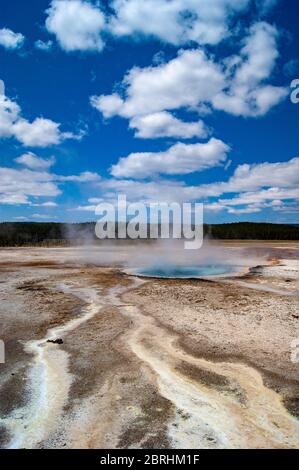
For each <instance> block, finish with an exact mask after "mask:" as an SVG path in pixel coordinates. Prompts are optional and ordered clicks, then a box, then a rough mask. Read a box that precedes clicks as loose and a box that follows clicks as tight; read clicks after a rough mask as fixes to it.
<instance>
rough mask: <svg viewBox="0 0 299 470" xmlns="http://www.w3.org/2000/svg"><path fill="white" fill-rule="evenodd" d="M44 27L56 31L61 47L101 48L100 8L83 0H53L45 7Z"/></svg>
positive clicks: (87, 49) (76, 48)
mask: <svg viewBox="0 0 299 470" xmlns="http://www.w3.org/2000/svg"><path fill="white" fill-rule="evenodd" d="M47 14H48V17H47V20H46V28H47V30H48V31H49V32H50V33H53V34H55V36H56V38H57V41H58V42H59V44H60V46H61V47H62V49H64V50H65V51H67V52H70V51H98V52H99V51H101V50H102V49H103V47H104V43H103V40H102V38H101V33H102V31H103V30H104V27H105V17H104V15H103V13H102V12H101V10H100V9H99V8H97V7H96V6H94V5H92V4H91V3H90V2H88V1H84V0H52V2H51V5H50V8H49V9H48V10H47Z"/></svg>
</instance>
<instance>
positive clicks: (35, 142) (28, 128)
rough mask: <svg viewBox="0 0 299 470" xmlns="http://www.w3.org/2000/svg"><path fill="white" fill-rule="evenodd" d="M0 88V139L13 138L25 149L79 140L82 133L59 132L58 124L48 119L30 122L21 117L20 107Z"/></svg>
mask: <svg viewBox="0 0 299 470" xmlns="http://www.w3.org/2000/svg"><path fill="white" fill-rule="evenodd" d="M2 88H3V90H2V92H1V87H0V138H1V137H2V138H10V137H14V138H15V139H17V140H18V141H19V142H21V143H22V144H23V145H24V146H27V147H48V146H51V145H56V144H59V143H61V142H62V141H63V140H65V139H81V138H82V137H83V135H84V133H82V132H81V133H79V134H78V135H75V134H73V133H71V132H61V131H60V124H59V123H57V122H54V121H52V120H50V119H45V118H42V117H40V118H36V119H35V120H34V121H32V122H30V121H28V120H27V119H24V118H23V117H22V115H21V108H20V106H19V105H18V104H17V103H16V102H14V101H12V100H10V99H9V98H7V97H6V96H5V94H4V86H2Z"/></svg>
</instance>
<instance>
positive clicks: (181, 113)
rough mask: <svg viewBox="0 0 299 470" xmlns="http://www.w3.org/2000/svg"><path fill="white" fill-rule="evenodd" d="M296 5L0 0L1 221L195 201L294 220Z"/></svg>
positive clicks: (233, 216)
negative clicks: (121, 204) (122, 200)
mask: <svg viewBox="0 0 299 470" xmlns="http://www.w3.org/2000/svg"><path fill="white" fill-rule="evenodd" d="M296 9H298V6H297V2H296V1H295V0H288V1H287V0H280V1H274V0H238V1H237V0H213V1H212V0H210V1H209V2H208V1H207V0H184V1H183V0H146V1H141V0H115V1H110V2H107V1H91V0H90V1H83V0H59V1H57V0H56V1H55V0H54V1H52V2H51V1H49V0H30V2H24V1H21V0H12V1H7V0H3V1H2V3H1V17H0V80H2V82H1V86H0V158H1V161H0V219H1V220H2V221H4V220H12V221H17V220H41V221H42V220H45V221H46V220H54V221H83V220H94V219H95V215H94V208H95V206H96V204H97V203H98V202H99V201H101V200H105V201H114V200H115V198H116V197H117V195H118V194H119V193H122V194H126V195H127V198H128V200H130V201H145V202H148V203H149V202H152V201H157V200H161V201H167V202H168V201H179V202H187V201H189V202H192V201H199V202H204V204H205V221H206V222H212V223H217V222H219V223H220V222H230V221H245V220H246V221H270V222H291V223H298V211H299V204H298V199H299V184H298V183H299V158H298V152H297V140H298V139H297V136H298V130H297V129H298V122H299V121H298V112H299V104H298V105H295V104H293V103H292V102H291V100H290V93H291V89H290V84H291V82H292V80H294V79H296V78H299V56H298V45H299V36H298V34H299V33H298V27H297V24H296V19H297V11H296Z"/></svg>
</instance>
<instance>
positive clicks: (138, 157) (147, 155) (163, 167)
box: [111, 138, 229, 178]
mask: <svg viewBox="0 0 299 470" xmlns="http://www.w3.org/2000/svg"><path fill="white" fill-rule="evenodd" d="M228 152H229V147H228V146H227V145H226V144H225V143H224V142H222V141H221V140H217V139H214V138H213V139H211V140H210V141H209V142H207V143H203V144H183V143H177V144H175V145H173V146H172V147H170V148H169V149H168V150H166V151H165V152H158V153H153V152H144V153H132V154H130V155H129V156H128V157H126V158H121V159H120V160H119V162H118V163H117V164H116V165H114V166H113V167H112V169H111V173H112V175H113V176H115V177H118V178H120V177H121V178H123V177H124V178H148V177H151V176H155V175H159V174H165V175H182V174H188V173H193V172H195V171H203V170H206V169H208V168H212V167H214V166H217V165H220V164H221V163H223V162H224V161H225V160H226V158H227V153H228Z"/></svg>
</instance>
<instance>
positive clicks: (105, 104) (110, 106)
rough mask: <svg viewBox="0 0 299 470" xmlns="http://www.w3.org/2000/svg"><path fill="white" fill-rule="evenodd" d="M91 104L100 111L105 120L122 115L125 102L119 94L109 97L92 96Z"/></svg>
mask: <svg viewBox="0 0 299 470" xmlns="http://www.w3.org/2000/svg"><path fill="white" fill-rule="evenodd" d="M90 104H91V106H93V107H94V108H95V109H97V110H98V111H100V112H101V113H102V114H103V116H104V117H105V118H110V117H112V116H115V115H117V114H120V113H121V110H122V107H123V104H124V101H123V100H122V99H121V97H120V96H119V95H118V94H117V93H113V94H112V95H108V96H104V95H102V96H92V97H91V98H90Z"/></svg>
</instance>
